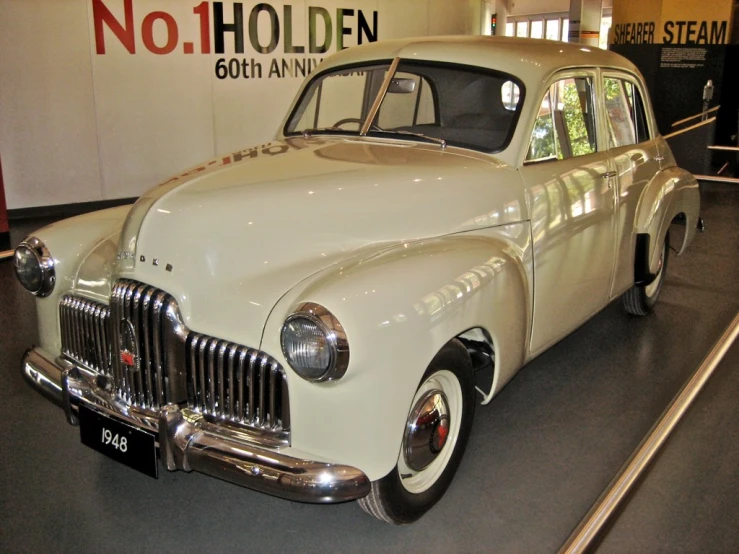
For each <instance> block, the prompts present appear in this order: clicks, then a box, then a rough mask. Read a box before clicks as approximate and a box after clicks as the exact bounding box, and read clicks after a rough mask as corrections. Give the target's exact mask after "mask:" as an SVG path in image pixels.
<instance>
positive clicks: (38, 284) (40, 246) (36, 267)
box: [13, 237, 55, 296]
mask: <svg viewBox="0 0 739 554" xmlns="http://www.w3.org/2000/svg"><path fill="white" fill-rule="evenodd" d="M13 268H14V269H15V276H16V277H17V278H18V280H19V281H20V282H21V285H23V287H24V288H25V289H26V290H28V291H29V292H31V293H33V294H35V295H36V296H48V295H49V294H51V291H52V290H54V281H55V275H54V259H53V258H52V257H51V254H49V250H48V249H47V248H46V245H45V244H44V243H43V242H41V240H40V239H37V238H36V237H29V238H27V239H26V240H24V241H23V242H22V243H20V244H19V245H18V248H16V249H15V253H14V254H13Z"/></svg>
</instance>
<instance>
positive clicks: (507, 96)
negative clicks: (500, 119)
mask: <svg viewBox="0 0 739 554" xmlns="http://www.w3.org/2000/svg"><path fill="white" fill-rule="evenodd" d="M500 94H501V98H502V100H503V107H504V108H505V109H506V110H508V111H511V112H512V111H515V110H516V106H518V99H519V97H520V95H521V90H520V89H519V88H518V85H517V84H516V83H514V82H513V81H506V82H505V83H503V86H502V87H501V90H500Z"/></svg>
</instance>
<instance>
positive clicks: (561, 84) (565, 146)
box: [526, 77, 597, 161]
mask: <svg viewBox="0 0 739 554" xmlns="http://www.w3.org/2000/svg"><path fill="white" fill-rule="evenodd" d="M596 150H597V146H596V140H595V112H594V109H593V85H592V81H591V79H590V78H588V77H571V78H568V79H560V80H559V81H557V82H555V83H554V84H553V85H552V86H551V87H549V90H548V91H547V93H546V94H545V95H544V99H543V100H542V103H541V106H540V108H539V114H538V116H537V118H536V123H535V124H534V130H533V132H532V135H531V142H530V144H529V151H528V153H527V155H526V159H527V160H529V161H535V160H545V159H555V158H558V159H564V158H570V157H574V156H584V155H586V154H592V153H593V152H595V151H596Z"/></svg>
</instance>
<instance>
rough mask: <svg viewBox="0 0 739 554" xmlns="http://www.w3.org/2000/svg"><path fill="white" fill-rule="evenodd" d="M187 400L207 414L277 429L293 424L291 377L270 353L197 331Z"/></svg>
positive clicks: (190, 349) (192, 336)
mask: <svg viewBox="0 0 739 554" xmlns="http://www.w3.org/2000/svg"><path fill="white" fill-rule="evenodd" d="M187 350H188V356H187V384H188V387H187V391H188V404H189V405H190V406H191V407H193V408H195V409H196V410H197V411H199V412H202V413H204V414H207V415H210V416H213V417H216V418H220V419H225V420H231V421H235V422H239V423H243V424H246V425H250V426H253V427H261V428H263V429H268V430H273V431H284V430H287V429H289V414H288V410H287V381H286V380H285V374H284V371H283V369H282V366H281V365H280V364H279V363H278V362H277V360H275V359H274V358H272V357H271V356H269V355H268V354H266V353H264V352H261V351H259V350H255V349H253V348H248V347H246V346H241V345H238V344H234V343H232V342H228V341H224V340H220V339H217V338H214V337H210V336H207V335H201V334H199V333H190V336H189V337H188V340H187Z"/></svg>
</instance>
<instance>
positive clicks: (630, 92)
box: [624, 81, 651, 142]
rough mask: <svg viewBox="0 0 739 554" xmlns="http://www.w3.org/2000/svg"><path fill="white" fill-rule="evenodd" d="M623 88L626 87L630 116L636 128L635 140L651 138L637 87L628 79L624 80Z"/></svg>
mask: <svg viewBox="0 0 739 554" xmlns="http://www.w3.org/2000/svg"><path fill="white" fill-rule="evenodd" d="M624 88H625V89H626V97H627V98H628V99H629V107H630V108H631V118H632V120H633V122H634V127H635V128H636V141H637V142H644V141H647V140H649V139H650V138H651V135H650V134H649V125H647V114H646V112H645V111H644V110H645V108H644V100H643V97H642V95H641V93H640V92H639V89H638V87H636V86H635V85H634V84H632V83H629V82H628V81H624Z"/></svg>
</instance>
